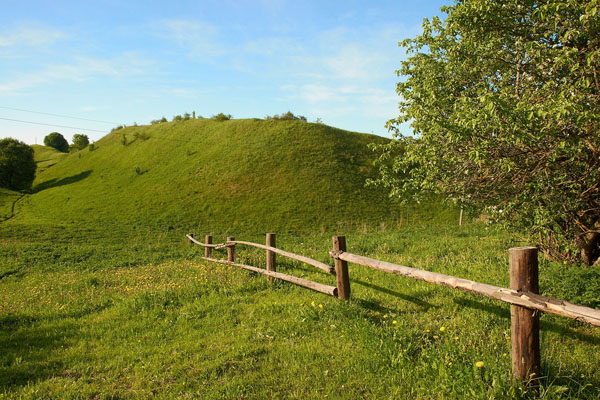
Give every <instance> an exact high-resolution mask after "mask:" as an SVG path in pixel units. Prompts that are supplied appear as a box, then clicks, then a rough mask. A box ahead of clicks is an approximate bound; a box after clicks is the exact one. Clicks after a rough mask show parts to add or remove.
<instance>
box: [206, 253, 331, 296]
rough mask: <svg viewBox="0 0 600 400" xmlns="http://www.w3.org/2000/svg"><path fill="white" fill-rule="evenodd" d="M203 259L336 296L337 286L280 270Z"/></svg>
mask: <svg viewBox="0 0 600 400" xmlns="http://www.w3.org/2000/svg"><path fill="white" fill-rule="evenodd" d="M202 258H203V259H205V260H207V261H211V262H216V263H219V264H226V265H233V266H235V267H240V268H243V269H246V270H248V271H253V272H258V273H259V274H263V275H266V276H269V277H273V278H277V279H281V280H282V281H286V282H291V283H294V284H296V285H299V286H303V287H306V288H309V289H312V290H315V291H317V292H321V293H325V294H328V295H330V296H337V288H336V287H333V286H328V285H324V284H322V283H318V282H313V281H309V280H307V279H303V278H298V277H296V276H292V275H287V274H282V273H281V272H273V271H267V270H266V269H262V268H257V267H253V266H251V265H245V264H239V263H235V262H230V261H225V260H216V259H214V258H207V257H202Z"/></svg>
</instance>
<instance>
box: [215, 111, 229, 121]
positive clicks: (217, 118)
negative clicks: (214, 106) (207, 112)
mask: <svg viewBox="0 0 600 400" xmlns="http://www.w3.org/2000/svg"><path fill="white" fill-rule="evenodd" d="M211 118H212V119H214V120H215V121H229V120H230V119H231V118H232V117H231V114H223V113H218V114H217V115H213V116H212V117H211Z"/></svg>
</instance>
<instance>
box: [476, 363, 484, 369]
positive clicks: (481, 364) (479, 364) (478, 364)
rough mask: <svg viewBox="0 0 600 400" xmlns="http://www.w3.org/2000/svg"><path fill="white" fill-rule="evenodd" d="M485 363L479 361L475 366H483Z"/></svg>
mask: <svg viewBox="0 0 600 400" xmlns="http://www.w3.org/2000/svg"><path fill="white" fill-rule="evenodd" d="M483 365H484V364H483V361H477V362H476V363H475V366H476V367H477V368H483Z"/></svg>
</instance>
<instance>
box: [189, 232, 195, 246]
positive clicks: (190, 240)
mask: <svg viewBox="0 0 600 400" xmlns="http://www.w3.org/2000/svg"><path fill="white" fill-rule="evenodd" d="M188 236H189V237H191V238H192V239H193V238H194V234H193V233H188ZM192 239H189V238H188V243H189V244H194V242H192Z"/></svg>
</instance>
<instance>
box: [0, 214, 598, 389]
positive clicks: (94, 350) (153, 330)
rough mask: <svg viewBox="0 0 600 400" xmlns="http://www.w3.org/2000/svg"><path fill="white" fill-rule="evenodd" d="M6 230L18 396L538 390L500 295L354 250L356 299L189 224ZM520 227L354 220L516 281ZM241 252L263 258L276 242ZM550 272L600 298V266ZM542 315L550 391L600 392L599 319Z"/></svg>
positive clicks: (286, 240)
mask: <svg viewBox="0 0 600 400" xmlns="http://www.w3.org/2000/svg"><path fill="white" fill-rule="evenodd" d="M0 230H1V233H2V246H1V247H0V251H1V253H2V254H1V256H2V259H3V260H5V262H4V264H3V265H2V271H1V272H0V277H1V279H0V307H1V310H0V315H1V319H0V344H1V347H2V348H3V349H4V351H3V352H2V356H1V358H0V392H2V393H3V396H4V397H6V398H147V397H151V396H156V397H158V398H257V399H261V398H325V397H327V398H347V399H354V398H457V399H459V398H498V399H503V398H522V397H524V393H523V392H522V389H521V388H520V387H519V386H518V385H516V384H514V383H513V382H512V381H511V379H510V351H509V350H510V341H509V340H508V339H509V338H508V335H509V331H510V319H509V308H508V305H505V304H503V303H497V302H494V301H492V300H488V299H483V298H480V297H476V296H474V295H470V294H467V293H462V292H458V291H453V290H450V289H447V288H443V287H436V286H433V285H430V284H427V283H424V282H416V281H412V280H409V279H406V278H402V277H398V276H391V275H387V274H383V273H381V272H377V271H373V270H369V269H367V268H364V267H358V266H353V265H351V267H350V277H351V285H352V299H351V300H350V301H349V302H344V301H340V300H338V299H335V298H330V297H327V296H325V295H322V294H319V293H316V292H312V291H310V290H307V289H303V288H300V287H296V286H294V285H291V284H287V283H282V282H277V283H273V284H270V283H268V282H267V280H266V279H265V277H263V276H260V275H256V274H253V273H250V272H247V271H243V270H239V269H236V268H232V267H227V266H223V265H219V264H212V263H207V262H203V261H201V260H199V256H200V253H201V249H200V248H199V247H198V246H193V247H192V246H190V245H188V244H187V243H186V242H185V240H183V234H184V233H185V232H184V231H177V230H170V231H169V230H165V231H162V232H160V231H145V232H139V231H131V232H125V231H122V232H117V233H115V234H114V236H113V235H111V234H108V232H106V231H93V230H88V231H85V230H79V229H73V228H68V227H64V226H62V227H55V228H49V227H47V226H38V227H35V226H27V227H25V226H19V225H16V224H3V225H2V226H0ZM196 233H197V235H198V236H200V235H201V234H202V232H196ZM231 233H232V234H233V233H235V232H231ZM239 238H240V239H247V240H253V241H256V242H263V241H264V237H263V236H262V235H249V236H243V237H242V236H239ZM218 239H219V238H218V237H215V241H216V240H218ZM516 240H517V239H516V238H515V237H512V236H510V235H508V234H506V233H503V232H498V231H490V230H489V229H488V228H486V227H485V226H483V225H471V226H467V227H462V228H458V227H441V228H439V227H438V228H437V229H431V228H430V227H427V226H423V225H422V226H417V225H415V226H411V227H404V228H400V229H394V230H393V231H388V230H386V231H383V232H381V231H380V232H370V233H366V234H365V233H362V232H361V233H352V232H351V233H350V234H348V235H347V242H348V249H349V251H352V252H355V253H357V254H364V255H368V256H373V257H377V258H379V259H384V260H389V261H394V262H398V263H402V264H404V265H410V266H415V267H419V268H423V269H428V270H433V271H439V272H443V273H447V274H451V275H456V276H460V277H464V278H469V279H474V280H477V281H481V282H486V283H491V284H496V285H500V286H505V287H506V286H507V285H508V272H507V251H506V250H507V249H508V248H509V247H512V246H515V245H519V244H521V243H519V242H518V241H516ZM330 246H331V235H327V234H324V235H321V234H316V235H311V236H289V235H287V236H286V235H279V236H278V247H280V248H284V249H286V250H291V251H294V252H297V253H299V254H303V255H307V256H311V257H313V258H316V259H318V260H320V261H324V262H331V261H330V260H329V259H328V251H329V250H330ZM237 253H238V259H239V260H240V261H241V262H244V263H249V264H252V265H257V266H264V257H265V256H264V254H263V252H262V251H255V250H252V249H249V248H241V247H240V248H239V249H238V250H237ZM221 256H223V255H221ZM278 261H279V270H280V271H283V272H288V273H292V274H294V275H297V276H304V277H308V278H310V279H313V280H316V281H319V282H323V283H328V284H333V282H334V279H333V277H332V276H330V275H327V274H323V273H321V272H320V271H316V270H312V269H311V267H308V266H304V265H300V264H298V263H296V262H292V261H286V260H285V259H283V258H281V257H280V258H278ZM540 275H541V282H540V286H541V291H542V293H543V294H546V295H552V296H557V297H562V298H566V299H568V300H571V301H577V302H579V303H584V304H586V305H591V306H596V307H597V306H598V305H599V303H600V300H599V297H598V293H600V290H598V289H599V288H598V285H597V284H596V286H595V287H594V285H593V284H590V282H599V281H600V280H599V279H598V278H599V276H598V272H597V270H592V269H585V270H582V269H581V268H579V267H575V266H565V265H562V264H560V263H552V262H547V261H542V264H541V272H540ZM567 276H568V277H570V280H567V281H565V280H564V279H565V277H567ZM541 321H542V322H541V326H542V330H541V332H542V333H541V335H542V336H541V337H542V362H543V364H542V369H543V373H544V377H543V378H542V380H541V384H542V391H541V394H542V396H541V397H543V398H589V399H595V398H598V396H599V395H600V370H599V369H598V368H597V365H599V362H600V354H599V353H598V352H597V348H598V344H600V332H598V329H597V328H592V327H588V326H586V325H583V324H580V323H577V322H574V321H570V320H567V319H564V318H560V317H555V316H551V315H543V316H542V320H541ZM479 361H482V362H483V363H484V367H483V368H477V367H475V364H476V363H477V362H479Z"/></svg>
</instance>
